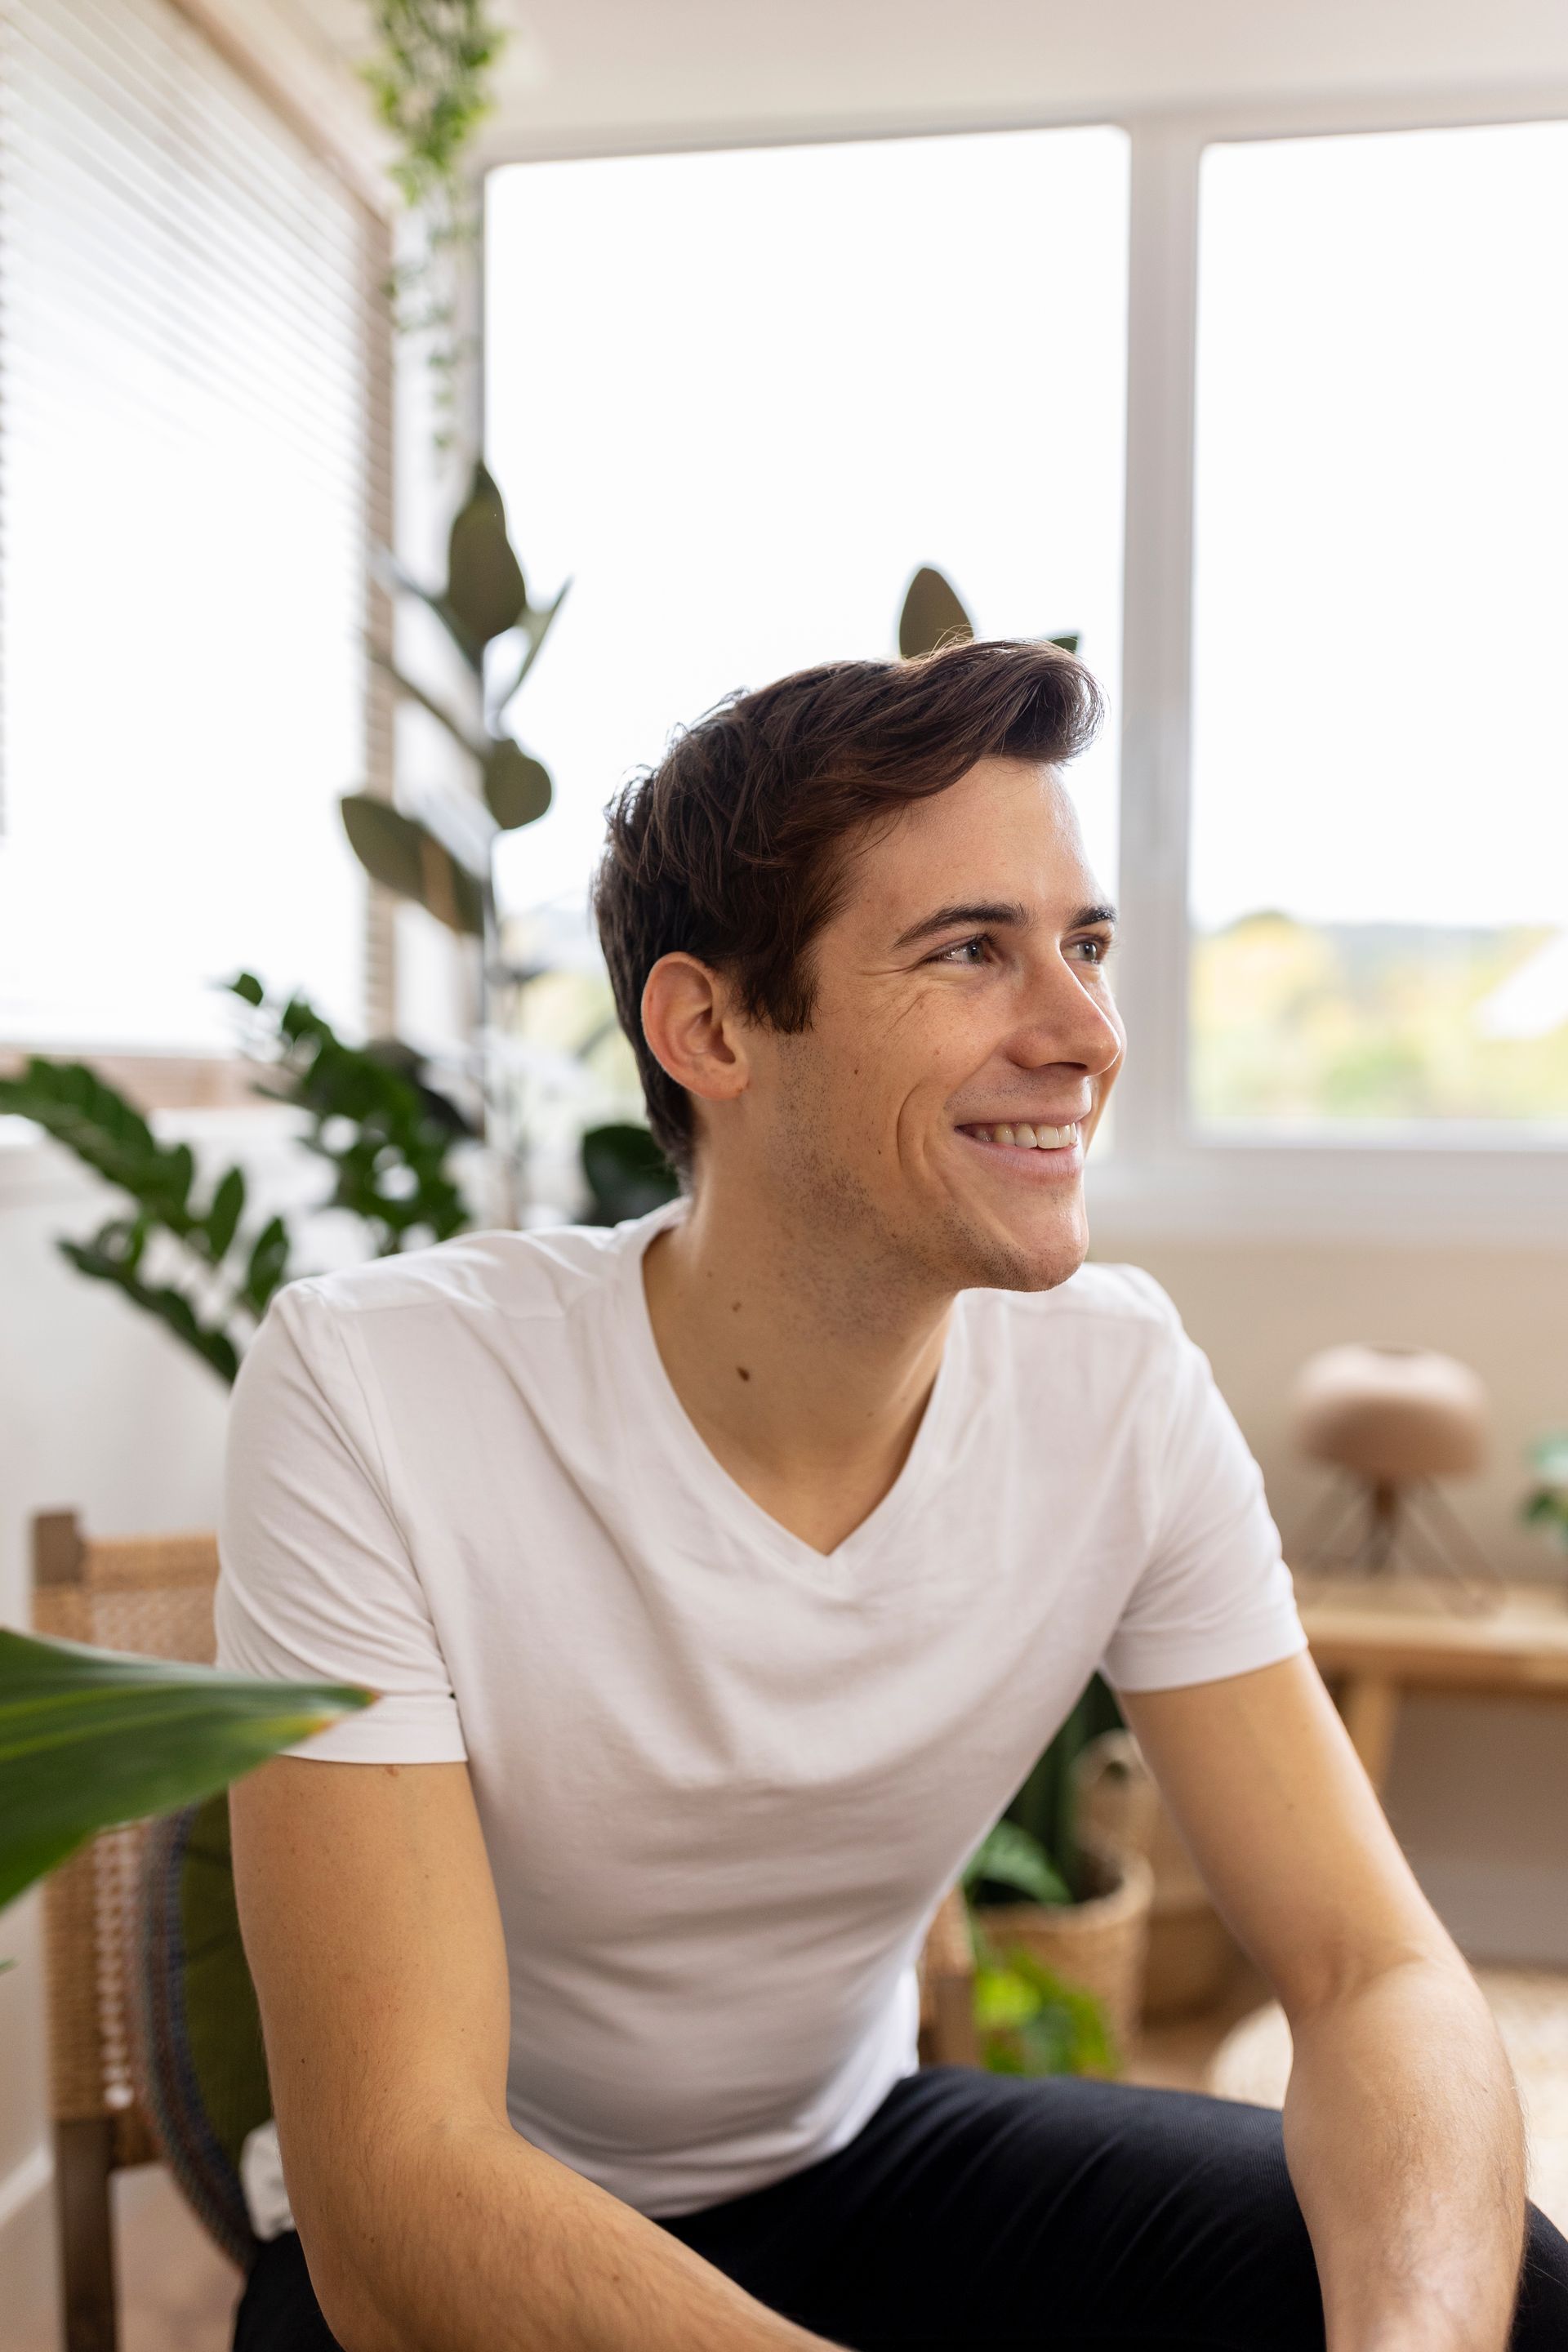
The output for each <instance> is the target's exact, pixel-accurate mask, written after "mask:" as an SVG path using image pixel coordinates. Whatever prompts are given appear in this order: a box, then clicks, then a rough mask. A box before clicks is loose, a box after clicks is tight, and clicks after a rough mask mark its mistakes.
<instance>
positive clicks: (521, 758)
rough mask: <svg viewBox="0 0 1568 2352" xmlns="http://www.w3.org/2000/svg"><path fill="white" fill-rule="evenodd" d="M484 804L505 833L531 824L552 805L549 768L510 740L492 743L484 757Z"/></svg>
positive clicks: (513, 831)
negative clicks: (487, 754)
mask: <svg viewBox="0 0 1568 2352" xmlns="http://www.w3.org/2000/svg"><path fill="white" fill-rule="evenodd" d="M483 790H484V795H485V805H486V807H487V808H488V809H489V813H490V814H491V815H492V816H493V817H494V819H495V821H496V823H497V824H499V825H500V828H501V830H502V832H503V833H515V832H516V830H517V828H518V826H519V825H520V824H533V822H534V820H535V818H537V817H542V815H543V814H544V812H545V810H546V809H547V808H548V807H549V806H550V771H549V769H548V768H547V767H545V766H544V764H543V763H542V761H539V760H533V759H531V758H530V757H529V755H528V753H527V752H526V751H524V750H523V749H522V746H521V744H520V743H513V742H511V741H510V740H504V741H502V742H500V743H496V744H494V745H492V746H491V749H490V751H489V757H488V758H487V759H486V761H485V773H484V785H483Z"/></svg>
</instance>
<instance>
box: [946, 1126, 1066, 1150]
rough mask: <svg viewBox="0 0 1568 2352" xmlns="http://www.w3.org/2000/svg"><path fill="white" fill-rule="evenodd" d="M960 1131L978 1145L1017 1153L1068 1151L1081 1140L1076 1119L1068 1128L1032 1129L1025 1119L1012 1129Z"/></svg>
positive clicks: (967, 1128) (964, 1128) (981, 1128)
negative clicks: (996, 1145) (988, 1145)
mask: <svg viewBox="0 0 1568 2352" xmlns="http://www.w3.org/2000/svg"><path fill="white" fill-rule="evenodd" d="M958 1131H959V1133H960V1135H968V1136H973V1139H974V1140H975V1142H976V1143H1000V1144H1003V1145H1005V1146H1006V1147H1008V1148H1010V1149H1011V1150H1015V1151H1066V1150H1070V1149H1071V1147H1072V1146H1073V1145H1074V1144H1075V1143H1076V1142H1077V1141H1078V1139H1079V1128H1078V1122H1077V1120H1076V1119H1075V1120H1074V1121H1073V1122H1072V1123H1071V1125H1070V1126H1068V1127H1038V1126H1033V1127H1032V1126H1031V1125H1030V1124H1029V1122H1028V1121H1027V1120H1026V1119H1025V1120H1023V1121H1021V1122H1019V1123H1017V1124H1016V1125H1014V1126H1010V1127H1009V1126H1006V1125H1003V1126H1001V1127H961V1128H960V1129H959V1130H958Z"/></svg>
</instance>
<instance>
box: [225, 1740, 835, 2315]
mask: <svg viewBox="0 0 1568 2352" xmlns="http://www.w3.org/2000/svg"><path fill="white" fill-rule="evenodd" d="M230 1804H231V1809H232V1813H233V1822H234V1859H235V1878H236V1884H237V1891H238V1895H239V1908H240V1919H241V1924H242V1926H243V1928H244V1934H245V1945H246V1951H247V1955H248V1957H249V1960H250V1966H251V1971H252V1974H253V1975H254V1977H255V1979H256V1987H257V1992H258V1996H259V1999H260V2003H261V2015H262V2023H263V2027H264V2030H265V2033H266V2041H267V2062H268V2073H269V2074H270V2077H271V2084H272V2094H273V2103H274V2106H275V2109H276V2113H277V2118H278V2132H279V2142H280V2145H281V2147H282V2151H283V2163H284V2171H285V2174H286V2177H287V2180H288V2186H289V2202H290V2204H291V2205H292V2207H293V2210H294V2214H295V2218H296V2221H298V2224H299V2229H300V2240H301V2242H302V2243H303V2246H304V2250H305V2255H306V2259H307V2262H308V2263H309V2267H310V2278H311V2283H312V2284H313V2285H314V2287H315V2290H316V2295H317V2300H318V2301H319V2303H320V2304H321V2309H322V2313H323V2315H324V2316H325V2318H326V2321H327V2324H328V2326H330V2327H331V2331H332V2333H333V2335H334V2336H336V2337H337V2339H338V2341H339V2343H340V2344H342V2346H343V2347H344V2352H524V2347H526V2352H813V2347H815V2352H824V2347H822V2345H821V2341H820V2339H819V2338H818V2337H816V2336H808V2335H806V2334H805V2332H804V2331H803V2330H802V2329H800V2328H798V2327H795V2326H791V2325H790V2324H789V2323H788V2322H787V2321H784V2320H782V2319H780V2318H778V2317H777V2316H776V2315H774V2314H773V2313H772V2312H769V2311H766V2310H764V2309H763V2306H762V2305H760V2304H758V2303H755V2302H753V2301H752V2298H751V2297H750V2296H749V2295H746V2294H742V2292H741V2290H740V2289H739V2288H738V2287H736V2286H734V2285H732V2284H731V2282H730V2281H729V2280H728V2279H726V2278H724V2277H723V2276H722V2275H721V2273H719V2272H718V2271H716V2270H714V2269H713V2268H712V2267H711V2266H710V2264H709V2263H705V2262H703V2261H701V2260H700V2257H699V2256H697V2255H696V2254H693V2253H691V2252H689V2251H688V2250H687V2249H686V2248H685V2247H684V2246H682V2245H681V2244H679V2242H678V2241H677V2240H676V2239H674V2238H672V2237H670V2236H669V2235H668V2233H667V2232H666V2231H662V2230H660V2229H658V2227H657V2225H656V2224H655V2223H653V2222H651V2221H645V2220H643V2219H642V2217H641V2216H640V2215H638V2214H637V2213H634V2212H633V2211H632V2210H630V2209H629V2207H627V2206H626V2205H623V2204H621V2203H620V2202H619V2201H618V2200H616V2199H615V2198H613V2197H610V2196H607V2195H606V2194H605V2192H604V2191H603V2190H602V2189H595V2188H594V2187H593V2186H592V2185H591V2184H590V2183H589V2182H587V2181H586V2180H584V2179H581V2178H580V2177H579V2175H577V2174H576V2173H574V2172H572V2171H570V2170H569V2169H568V2168H566V2167H565V2166H564V2165H561V2164H557V2163H555V2162H554V2161H553V2160H552V2158H549V2157H547V2156H544V2155H543V2154H542V2153H541V2152H540V2150H538V2149H537V2148H534V2147H530V2146H529V2144H528V2143H527V2141H525V2140H523V2139H521V2137H519V2136H518V2134H517V2133H516V2132H515V2131H514V2130H513V2129H512V2127H511V2125H510V2121H509V2119H508V2116H507V2109H506V2072H507V2051H508V2042H509V2037H510V2016H509V2006H508V1989H507V1966H506V1953H505V1948H504V1946H503V1943H502V1939H501V1927H500V1915H499V1912H498V1910H497V1907H496V1899H495V1889H494V1885H493V1883H492V1881H491V1878H490V1873H489V1861H488V1859H487V1856H486V1853H485V1849H484V1842H483V1839H482V1837H481V1834H480V1831H479V1818H478V1815H477V1813H476V1811H475V1808H474V1801H473V1792H472V1790H471V1788H470V1785H469V1781H468V1767H467V1766H466V1765H464V1764H408V1765H386V1764H342V1763H335V1762H328V1761H326V1760H324V1759H323V1760H321V1761H317V1760H313V1759H310V1758H308V1757H279V1758H276V1759H274V1760H273V1761H272V1762H270V1763H268V1764H263V1765H262V1766H261V1767H260V1768H259V1769H258V1770H257V1771H255V1772H252V1773H250V1774H248V1775H247V1778H246V1779H245V1780H242V1781H240V1782H239V1783H238V1784H237V1786H236V1788H235V1789H234V1790H233V1792H232V1795H231V1799H230Z"/></svg>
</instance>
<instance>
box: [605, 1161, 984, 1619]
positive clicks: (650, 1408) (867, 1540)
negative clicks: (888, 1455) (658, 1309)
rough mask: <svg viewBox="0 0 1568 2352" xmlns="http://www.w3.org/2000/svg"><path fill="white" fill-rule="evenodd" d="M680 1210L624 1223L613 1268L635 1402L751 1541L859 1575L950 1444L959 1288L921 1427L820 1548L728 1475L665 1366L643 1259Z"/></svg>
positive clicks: (798, 1561) (842, 1582)
mask: <svg viewBox="0 0 1568 2352" xmlns="http://www.w3.org/2000/svg"><path fill="white" fill-rule="evenodd" d="M686 1210H687V1203H686V1202H685V1201H684V1200H677V1201H671V1202H668V1203H667V1204H666V1205H665V1206H664V1207H662V1208H659V1209H656V1210H655V1211H653V1213H651V1214H650V1215H648V1216H647V1217H641V1218H639V1219H638V1220H637V1223H635V1224H633V1225H629V1226H627V1227H626V1228H625V1229H624V1240H623V1244H622V1247H621V1250H620V1253H619V1258H620V1263H619V1265H618V1266H617V1268H616V1294H617V1296H616V1309H617V1312H616V1323H617V1325H618V1327H619V1337H620V1339H621V1340H622V1342H623V1348H622V1349H621V1350H620V1351H619V1360H620V1361H621V1363H622V1364H623V1365H624V1367H625V1368H626V1370H627V1371H628V1372H629V1373H630V1375H631V1381H630V1386H631V1391H632V1398H631V1402H632V1409H633V1410H634V1411H635V1412H638V1413H639V1414H642V1415H644V1416H646V1417H647V1420H648V1421H650V1422H651V1423H654V1424H655V1425H656V1426H657V1430H658V1436H659V1440H660V1443H661V1444H662V1446H663V1447H664V1448H667V1449H668V1454H669V1457H670V1458H671V1460H672V1461H673V1462H674V1464H675V1465H677V1467H678V1469H679V1475H680V1477H681V1479H682V1482H683V1483H684V1484H686V1485H687V1486H689V1488H690V1489H691V1490H692V1491H693V1492H694V1493H695V1494H696V1495H698V1496H700V1499H701V1501H702V1503H703V1506H704V1507H706V1508H710V1509H711V1510H713V1511H714V1512H716V1513H717V1514H718V1515H719V1516H720V1517H721V1518H722V1519H723V1520H724V1522H725V1523H726V1525H727V1526H728V1527H729V1528H731V1530H732V1531H733V1532H734V1533H735V1534H736V1535H737V1536H738V1537H740V1538H741V1539H742V1541H743V1542H744V1543H745V1544H746V1545H747V1546H748V1547H749V1548H753V1549H754V1548H756V1547H757V1546H759V1545H760V1546H763V1547H765V1548H766V1549H767V1550H768V1551H769V1553H770V1554H772V1555H773V1558H775V1559H779V1560H781V1561H783V1562H784V1563H785V1564H786V1565H788V1566H789V1567H790V1568H792V1569H793V1570H795V1572H796V1573H797V1574H800V1575H803V1576H805V1577H806V1578H809V1579H810V1580H813V1581H816V1582H820V1583H822V1584H824V1585H826V1586H827V1587H828V1588H829V1589H831V1590H832V1591H844V1590H845V1589H846V1586H847V1584H849V1583H851V1582H853V1581H855V1580H857V1579H858V1571H859V1570H862V1569H863V1568H864V1567H865V1565H866V1563H867V1562H868V1560H869V1559H871V1558H872V1557H873V1556H874V1555H875V1554H876V1553H877V1552H878V1551H879V1549H880V1548H881V1547H882V1545H883V1544H884V1543H885V1542H886V1541H887V1539H888V1538H889V1535H891V1534H892V1533H893V1532H894V1530H895V1529H896V1528H899V1527H900V1526H901V1525H902V1524H903V1522H904V1521H905V1520H906V1519H907V1518H908V1517H909V1515H910V1511H911V1510H912V1509H913V1508H914V1507H915V1505H916V1503H917V1502H918V1501H919V1499H920V1497H921V1495H922V1494H923V1493H924V1492H925V1490H926V1489H927V1487H928V1486H930V1484H931V1479H932V1478H933V1476H934V1475H936V1473H937V1471H938V1469H939V1468H940V1466H941V1465H942V1461H943V1459H944V1457H945V1455H946V1454H947V1451H948V1446H947V1440H948V1436H949V1430H950V1424H951V1423H952V1421H953V1419H954V1417H955V1414H956V1413H957V1411H958V1400H959V1396H960V1392H961V1391H962V1389H963V1369H964V1362H965V1359H966V1356H967V1337H966V1333H965V1329H964V1318H963V1312H962V1307H963V1301H962V1298H960V1299H959V1300H957V1301H955V1302H954V1308H953V1313H952V1318H951V1320H950V1322H949V1325H948V1330H947V1338H946V1340H945V1342H944V1343H943V1347H942V1361H941V1363H940V1364H939V1365H938V1366H937V1371H936V1378H935V1380H934V1381H933V1382H932V1384H931V1394H930V1396H929V1397H928V1398H927V1399H926V1408H925V1411H924V1412H923V1413H922V1414H921V1423H920V1427H919V1428H918V1429H917V1430H916V1432H915V1434H914V1439H913V1442H912V1444H910V1450H909V1453H908V1454H906V1455H905V1457H904V1462H903V1466H902V1467H901V1469H900V1472H899V1475H898V1476H897V1477H896V1478H895V1479H894V1481H893V1483H892V1485H891V1486H889V1489H888V1491H887V1493H886V1494H885V1495H884V1496H882V1499H881V1501H880V1502H879V1503H878V1504H877V1505H876V1507H874V1509H872V1510H871V1511H870V1512H868V1515H867V1517H865V1518H863V1519H862V1520H861V1522H860V1524H859V1526H858V1527H857V1528H852V1529H851V1531H850V1532H849V1534H848V1535H847V1536H846V1537H845V1538H844V1540H843V1542H842V1543H840V1544H838V1545H837V1546H836V1547H835V1548H834V1549H833V1550H832V1551H830V1552H821V1551H818V1550H817V1549H816V1546H815V1545H813V1544H808V1543H807V1542H805V1539H804V1538H802V1537H800V1536H797V1535H795V1534H793V1533H792V1532H791V1530H790V1529H789V1528H786V1527H785V1526H784V1523H783V1521H782V1520H779V1519H775V1518H774V1517H773V1514H772V1512H771V1511H767V1510H764V1509H763V1506H762V1505H761V1503H759V1502H757V1501H755V1500H754V1499H753V1497H752V1496H751V1495H749V1494H748V1493H747V1492H746V1489H745V1488H744V1487H743V1486H742V1485H741V1484H740V1482H739V1480H738V1479H736V1478H733V1477H731V1475H730V1473H729V1471H728V1470H726V1469H725V1467H724V1465H723V1464H722V1463H721V1461H720V1459H719V1457H718V1455H717V1454H715V1453H714V1452H713V1449H712V1447H711V1446H710V1444H708V1441H707V1439H706V1438H705V1437H704V1436H703V1435H702V1433H701V1432H700V1430H699V1428H698V1427H697V1425H696V1423H695V1422H693V1420H692V1419H691V1416H690V1414H689V1412H687V1410H686V1407H685V1406H684V1405H683V1404H682V1403H681V1402H680V1398H679V1395H678V1394H677V1392H676V1389H675V1384H674V1382H673V1381H671V1379H670V1377H669V1374H668V1372H667V1371H666V1370H665V1366H664V1359H663V1357H662V1356H661V1355H660V1354H659V1351H658V1340H657V1339H656V1338H655V1337H654V1329H653V1319H652V1318H651V1316H650V1315H649V1313H648V1306H647V1286H646V1285H645V1283H644V1281H643V1259H644V1257H645V1255H647V1248H648V1244H650V1243H651V1242H652V1240H653V1239H654V1236H655V1235H656V1234H659V1233H662V1232H663V1231H664V1230H665V1229H666V1227H667V1226H669V1225H672V1224H677V1223H679V1222H680V1221H681V1220H682V1218H683V1217H684V1216H685V1214H686Z"/></svg>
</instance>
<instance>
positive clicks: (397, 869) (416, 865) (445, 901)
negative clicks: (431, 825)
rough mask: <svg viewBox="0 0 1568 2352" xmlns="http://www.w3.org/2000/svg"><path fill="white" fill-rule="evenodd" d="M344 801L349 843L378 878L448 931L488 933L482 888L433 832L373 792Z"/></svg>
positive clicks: (471, 935) (468, 934) (475, 934)
mask: <svg viewBox="0 0 1568 2352" xmlns="http://www.w3.org/2000/svg"><path fill="white" fill-rule="evenodd" d="M339 806H340V808H341V809H342V818H343V830H344V832H345V833H346V834H347V835H348V837H349V844H350V846H351V847H352V849H353V853H354V856H356V857H357V858H358V859H359V862H360V864H361V865H362V866H363V867H364V869H365V872H366V873H367V874H368V875H369V876H370V877H371V878H372V880H373V881H376V882H379V883H380V884H381V885H382V886H383V887H384V889H387V890H393V891H395V892H396V894H397V896H398V897H399V898H412V899H413V900H414V901H415V903H416V905H417V906H421V907H423V908H425V909H426V913H428V914H432V915H434V916H435V917H436V919H437V921H438V922H442V923H445V924H446V925H447V929H449V930H454V931H458V932H460V933H462V934H463V935H464V936H466V937H468V938H471V939H482V938H483V936H484V929H485V899H484V890H483V887H482V886H481V885H480V884H479V882H477V881H476V880H475V878H474V877H473V876H472V875H471V874H469V873H468V872H466V871H465V869H464V868H463V867H462V866H459V864H458V860H457V859H456V858H455V857H454V856H453V855H452V853H451V851H450V850H449V849H448V848H447V846H446V845H445V844H444V843H442V842H439V841H437V838H436V836H435V835H434V834H433V833H430V832H428V831H427V830H426V827H425V826H424V825H422V824H418V823H417V822H416V819H415V818H413V817H411V816H405V814H403V811H402V810H401V809H398V808H394V806H393V805H392V803H391V802H390V801H384V800H381V799H379V798H378V797H377V796H376V794H375V793H345V795H344V796H343V798H342V801H341V802H340V803H339Z"/></svg>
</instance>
